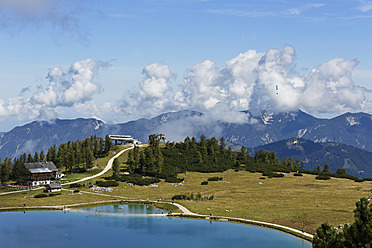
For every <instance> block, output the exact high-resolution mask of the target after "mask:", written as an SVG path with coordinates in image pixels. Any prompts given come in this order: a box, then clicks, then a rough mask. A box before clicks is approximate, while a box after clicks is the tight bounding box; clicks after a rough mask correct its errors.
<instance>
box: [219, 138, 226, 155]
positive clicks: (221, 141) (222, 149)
mask: <svg viewBox="0 0 372 248" xmlns="http://www.w3.org/2000/svg"><path fill="white" fill-rule="evenodd" d="M225 146H226V141H225V139H224V138H223V137H222V138H221V139H220V153H221V154H223V153H224V152H225Z"/></svg>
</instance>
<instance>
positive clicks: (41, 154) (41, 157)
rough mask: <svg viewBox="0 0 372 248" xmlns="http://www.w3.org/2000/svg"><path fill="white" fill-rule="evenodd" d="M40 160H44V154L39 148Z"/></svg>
mask: <svg viewBox="0 0 372 248" xmlns="http://www.w3.org/2000/svg"><path fill="white" fill-rule="evenodd" d="M39 161H40V162H44V161H45V154H44V150H41V152H40V159H39Z"/></svg>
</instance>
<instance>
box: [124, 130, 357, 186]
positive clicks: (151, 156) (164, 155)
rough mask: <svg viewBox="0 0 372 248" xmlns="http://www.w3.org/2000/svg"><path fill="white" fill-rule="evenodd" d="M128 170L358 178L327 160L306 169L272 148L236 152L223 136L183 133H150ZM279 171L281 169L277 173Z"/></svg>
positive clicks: (156, 174) (170, 174)
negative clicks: (164, 138) (171, 138)
mask: <svg viewBox="0 0 372 248" xmlns="http://www.w3.org/2000/svg"><path fill="white" fill-rule="evenodd" d="M127 164H128V171H129V172H130V174H131V175H141V176H148V177H156V178H163V179H167V180H173V179H174V178H176V177H177V174H179V173H185V172H186V171H194V172H205V173H207V172H222V171H225V170H228V169H234V170H247V171H250V172H261V173H262V174H263V175H264V176H268V177H282V176H284V174H282V173H290V172H296V173H297V175H298V176H300V175H301V173H309V174H316V175H320V176H321V177H320V178H319V179H324V178H325V177H329V178H328V179H330V178H331V177H342V178H349V179H352V180H360V179H359V178H357V177H353V176H350V175H348V174H347V172H346V170H345V169H341V168H339V170H337V172H336V173H331V172H330V168H329V165H328V164H325V165H324V168H322V167H321V166H320V165H319V166H317V168H315V169H314V170H305V169H304V162H300V161H298V160H296V161H293V160H292V158H286V157H284V158H283V159H282V160H281V161H280V160H279V158H278V157H277V156H276V154H275V152H273V151H270V152H269V151H265V150H259V151H257V152H255V154H254V155H253V156H251V155H250V154H249V153H248V151H247V149H246V148H245V147H244V146H243V147H242V148H241V150H240V151H239V152H234V151H232V149H231V147H229V148H228V149H226V142H225V140H224V138H221V139H220V140H217V139H216V138H211V139H206V137H205V136H204V135H202V136H201V137H200V139H199V141H197V140H196V138H195V137H192V138H191V139H190V138H189V137H186V139H185V140H184V142H178V143H175V142H167V143H165V144H163V143H162V142H161V140H160V139H159V137H158V136H157V135H155V134H154V135H150V137H149V146H148V147H146V148H139V147H136V148H134V149H133V150H131V151H129V154H128V160H127ZM278 172H282V173H278Z"/></svg>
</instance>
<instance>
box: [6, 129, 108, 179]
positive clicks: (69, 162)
mask: <svg viewBox="0 0 372 248" xmlns="http://www.w3.org/2000/svg"><path fill="white" fill-rule="evenodd" d="M111 148H112V142H111V140H110V138H109V136H108V135H106V137H105V139H103V138H101V137H97V136H91V137H89V138H86V139H84V140H83V141H80V140H77V141H74V142H72V141H68V142H67V143H62V144H60V145H59V146H58V147H57V146H56V145H53V146H51V147H50V148H49V149H48V151H47V153H46V154H45V153H44V151H43V150H41V151H40V152H39V153H38V152H35V153H34V155H32V154H31V153H29V154H28V155H26V153H23V154H22V155H20V156H19V158H14V159H10V158H5V159H4V162H2V161H1V160H0V182H1V183H5V182H8V181H15V182H17V183H22V182H24V181H26V180H27V179H28V178H29V176H30V173H29V171H28V169H27V168H26V167H25V165H24V164H25V163H35V162H46V161H48V162H53V163H54V164H55V165H56V167H57V168H60V169H64V171H66V172H84V171H87V170H88V169H90V168H92V167H93V162H94V160H96V159H98V158H102V157H106V156H108V154H109V152H110V150H111Z"/></svg>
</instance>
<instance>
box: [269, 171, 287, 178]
mask: <svg viewBox="0 0 372 248" xmlns="http://www.w3.org/2000/svg"><path fill="white" fill-rule="evenodd" d="M271 177H284V174H282V173H275V172H273V174H271Z"/></svg>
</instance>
